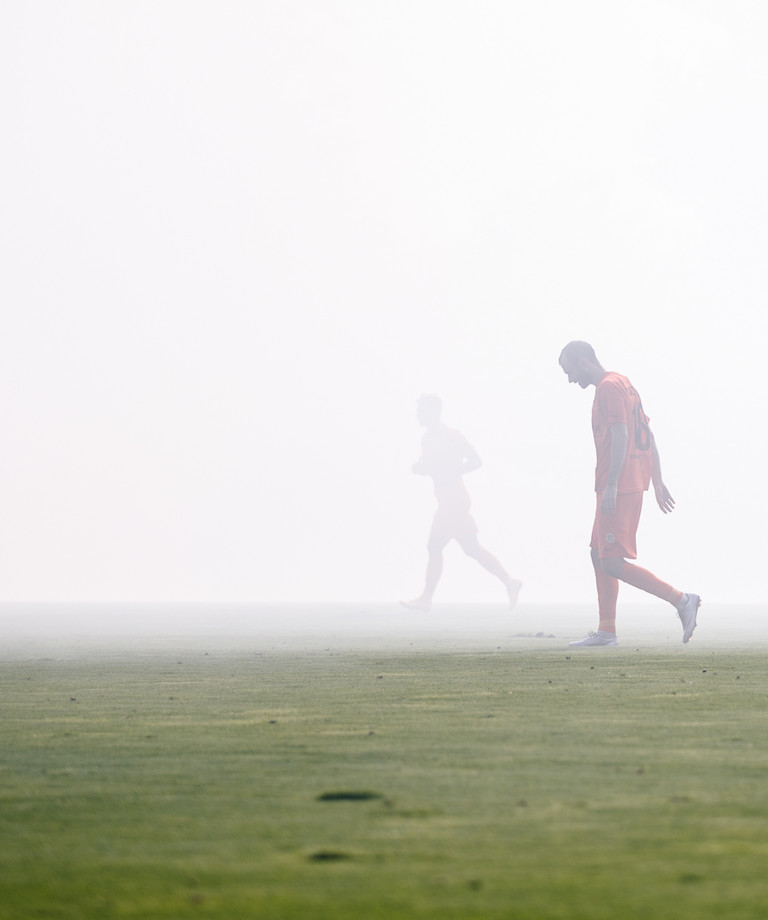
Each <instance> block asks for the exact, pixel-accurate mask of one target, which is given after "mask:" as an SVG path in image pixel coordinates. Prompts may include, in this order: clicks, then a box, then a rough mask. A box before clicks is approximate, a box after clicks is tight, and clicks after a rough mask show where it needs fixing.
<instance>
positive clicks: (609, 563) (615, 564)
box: [600, 556, 624, 578]
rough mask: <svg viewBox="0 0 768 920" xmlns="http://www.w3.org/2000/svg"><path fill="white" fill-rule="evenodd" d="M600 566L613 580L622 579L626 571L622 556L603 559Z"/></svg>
mask: <svg viewBox="0 0 768 920" xmlns="http://www.w3.org/2000/svg"><path fill="white" fill-rule="evenodd" d="M600 565H601V567H602V570H603V571H604V572H605V574H606V575H610V576H611V578H621V573H622V571H623V569H624V559H623V558H622V557H621V556H613V557H612V558H610V559H601V560H600Z"/></svg>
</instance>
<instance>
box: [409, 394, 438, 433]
mask: <svg viewBox="0 0 768 920" xmlns="http://www.w3.org/2000/svg"><path fill="white" fill-rule="evenodd" d="M442 413H443V401H442V399H440V397H439V396H436V395H435V394H434V393H424V394H422V395H421V396H419V398H418V400H417V401H416V418H417V419H418V420H419V424H420V425H426V426H429V425H436V424H437V423H438V422H439V421H440V416H441V415H442Z"/></svg>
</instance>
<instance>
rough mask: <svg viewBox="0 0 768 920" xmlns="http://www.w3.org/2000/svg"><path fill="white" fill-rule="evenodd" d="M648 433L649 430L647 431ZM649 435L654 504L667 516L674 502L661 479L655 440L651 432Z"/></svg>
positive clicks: (659, 461) (659, 460) (672, 508)
mask: <svg viewBox="0 0 768 920" xmlns="http://www.w3.org/2000/svg"><path fill="white" fill-rule="evenodd" d="M649 431H650V429H649ZM650 435H651V458H652V464H653V465H652V467H651V482H652V483H653V491H654V494H655V495H656V503H657V504H658V506H659V508H661V510H662V511H663V512H664V514H668V513H669V512H670V511H673V510H674V508H675V500H674V498H672V496H671V495H670V494H669V489H668V488H667V487H666V486H665V485H664V480H663V479H662V478H661V459H660V458H659V449H658V448H657V447H656V438H655V437H654V436H653V432H652V431H650Z"/></svg>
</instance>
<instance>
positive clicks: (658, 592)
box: [620, 561, 683, 607]
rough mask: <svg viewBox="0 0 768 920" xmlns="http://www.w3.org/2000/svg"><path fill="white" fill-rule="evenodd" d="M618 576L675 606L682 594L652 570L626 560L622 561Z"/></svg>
mask: <svg viewBox="0 0 768 920" xmlns="http://www.w3.org/2000/svg"><path fill="white" fill-rule="evenodd" d="M620 578H621V580H622V581H626V583H627V584H628V585H633V586H634V587H635V588H640V590H641V591H647V592H648V594H652V595H653V596H654V597H660V598H661V599H662V600H663V601H667V602H668V603H670V604H673V605H674V606H675V607H677V605H678V604H679V603H680V600H681V598H682V596H683V592H682V591H678V590H677V588H673V587H672V585H668V584H667V583H666V582H665V581H662V580H661V579H660V578H657V577H656V576H655V575H654V574H653V573H652V572H649V571H648V570H647V569H641V568H640V566H639V565H632V564H631V563H629V562H627V561H625V562H624V566H623V567H622V570H621V576H620Z"/></svg>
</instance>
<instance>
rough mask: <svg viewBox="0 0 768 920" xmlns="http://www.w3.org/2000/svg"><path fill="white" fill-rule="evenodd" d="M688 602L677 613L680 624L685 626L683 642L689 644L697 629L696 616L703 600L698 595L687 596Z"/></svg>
mask: <svg viewBox="0 0 768 920" xmlns="http://www.w3.org/2000/svg"><path fill="white" fill-rule="evenodd" d="M686 598H687V600H686V602H685V604H684V605H683V606H682V607H681V608H680V610H678V611H677V615H678V616H679V617H680V622H681V623H682V624H683V642H687V641H688V640H689V639H690V638H691V636H692V635H693V631H694V629H696V614H697V613H698V611H699V607H700V606H701V598H700V597H699V595H698V594H686Z"/></svg>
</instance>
